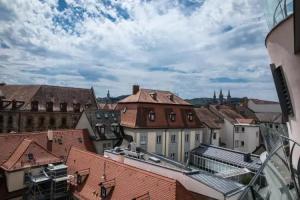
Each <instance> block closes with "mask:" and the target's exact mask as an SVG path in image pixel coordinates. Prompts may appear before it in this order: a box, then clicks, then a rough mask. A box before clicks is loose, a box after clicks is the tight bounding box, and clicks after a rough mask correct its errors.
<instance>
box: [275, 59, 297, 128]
mask: <svg viewBox="0 0 300 200" xmlns="http://www.w3.org/2000/svg"><path fill="white" fill-rule="evenodd" d="M270 66H271V71H272V75H273V79H274V82H275V86H276V90H277V94H278V98H279V102H280V106H281V110H282V118H283V121H284V122H287V121H288V116H293V115H294V110H293V105H292V102H291V98H290V93H289V89H288V87H287V83H286V80H285V75H284V71H283V69H282V66H279V67H276V66H275V65H274V64H271V65H270Z"/></svg>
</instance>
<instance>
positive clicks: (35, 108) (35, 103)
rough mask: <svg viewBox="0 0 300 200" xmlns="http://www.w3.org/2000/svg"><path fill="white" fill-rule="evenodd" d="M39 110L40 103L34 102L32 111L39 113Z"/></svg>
mask: <svg viewBox="0 0 300 200" xmlns="http://www.w3.org/2000/svg"><path fill="white" fill-rule="evenodd" d="M38 110H39V102H38V101H32V102H31V111H38Z"/></svg>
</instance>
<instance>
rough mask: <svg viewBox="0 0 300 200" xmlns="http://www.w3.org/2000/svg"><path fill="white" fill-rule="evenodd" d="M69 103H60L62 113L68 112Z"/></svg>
mask: <svg viewBox="0 0 300 200" xmlns="http://www.w3.org/2000/svg"><path fill="white" fill-rule="evenodd" d="M67 106H68V103H60V111H61V112H67Z"/></svg>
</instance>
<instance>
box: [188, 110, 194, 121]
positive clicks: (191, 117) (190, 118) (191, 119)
mask: <svg viewBox="0 0 300 200" xmlns="http://www.w3.org/2000/svg"><path fill="white" fill-rule="evenodd" d="M187 118H188V120H189V121H190V122H191V121H193V120H194V118H193V113H191V112H190V113H188V114H187Z"/></svg>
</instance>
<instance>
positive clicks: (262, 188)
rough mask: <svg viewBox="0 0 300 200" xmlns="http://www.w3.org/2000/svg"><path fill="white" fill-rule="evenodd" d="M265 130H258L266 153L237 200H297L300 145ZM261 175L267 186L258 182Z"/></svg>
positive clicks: (280, 134) (284, 136) (276, 132)
mask: <svg viewBox="0 0 300 200" xmlns="http://www.w3.org/2000/svg"><path fill="white" fill-rule="evenodd" d="M264 128H265V127H262V129H261V130H262V132H263V133H262V135H263V137H264V140H265V141H264V142H265V146H266V148H267V151H266V152H265V153H263V154H262V155H261V160H262V161H263V164H262V166H261V168H260V169H259V171H258V172H257V173H256V175H255V176H254V177H253V179H252V180H251V181H250V183H249V184H248V186H247V189H245V191H244V192H243V194H242V195H241V196H240V198H239V199H240V200H244V199H249V200H255V199H259V200H260V199H270V200H277V199H278V200H279V199H280V200H294V199H299V197H300V195H299V194H300V193H299V176H298V175H299V168H300V165H299V154H300V144H299V143H297V142H296V141H293V140H292V139H290V138H288V137H287V136H286V135H285V134H283V133H282V132H279V131H274V130H272V131H270V130H269V131H267V130H266V129H264ZM295 161H296V162H295ZM296 168H297V169H296ZM261 175H264V176H265V178H266V182H263V183H262V182H261V181H260V180H259V177H260V176H261Z"/></svg>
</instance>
